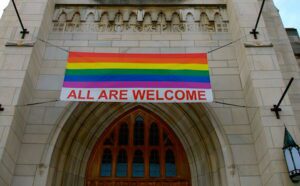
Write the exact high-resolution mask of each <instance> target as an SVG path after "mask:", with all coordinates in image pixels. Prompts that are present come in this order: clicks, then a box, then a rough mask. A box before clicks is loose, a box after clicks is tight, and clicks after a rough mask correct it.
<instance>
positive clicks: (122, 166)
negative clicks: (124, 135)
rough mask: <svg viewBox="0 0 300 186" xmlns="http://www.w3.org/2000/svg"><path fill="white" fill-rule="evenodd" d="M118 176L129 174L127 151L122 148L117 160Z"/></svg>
mask: <svg viewBox="0 0 300 186" xmlns="http://www.w3.org/2000/svg"><path fill="white" fill-rule="evenodd" d="M116 175H117V176H118V177H124V176H127V153H126V151H125V150H120V152H119V154H118V161H117V174H116Z"/></svg>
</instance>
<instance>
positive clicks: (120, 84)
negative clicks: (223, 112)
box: [63, 81, 211, 89]
mask: <svg viewBox="0 0 300 186" xmlns="http://www.w3.org/2000/svg"><path fill="white" fill-rule="evenodd" d="M63 87H65V88H197V89H210V88H211V85H210V83H197V82H167V81H164V82H151V81H150V82H148V81H146V82H145V81H131V82H130V81H114V82H66V81H65V82H64V85H63Z"/></svg>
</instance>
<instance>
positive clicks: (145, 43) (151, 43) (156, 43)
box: [140, 41, 170, 47]
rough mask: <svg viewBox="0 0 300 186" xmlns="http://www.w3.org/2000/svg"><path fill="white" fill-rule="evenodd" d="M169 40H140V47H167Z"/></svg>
mask: <svg viewBox="0 0 300 186" xmlns="http://www.w3.org/2000/svg"><path fill="white" fill-rule="evenodd" d="M169 46H170V43H169V41H140V47H169Z"/></svg>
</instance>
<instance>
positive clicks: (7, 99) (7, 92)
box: [0, 87, 16, 105]
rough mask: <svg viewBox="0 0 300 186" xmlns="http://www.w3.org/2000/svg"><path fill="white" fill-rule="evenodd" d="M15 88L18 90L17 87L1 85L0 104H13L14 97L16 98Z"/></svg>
mask: <svg viewBox="0 0 300 186" xmlns="http://www.w3.org/2000/svg"><path fill="white" fill-rule="evenodd" d="M15 90H16V89H15V88H8V87H1V88H0V104H2V105H11V104H12V101H13V98H14V93H15Z"/></svg>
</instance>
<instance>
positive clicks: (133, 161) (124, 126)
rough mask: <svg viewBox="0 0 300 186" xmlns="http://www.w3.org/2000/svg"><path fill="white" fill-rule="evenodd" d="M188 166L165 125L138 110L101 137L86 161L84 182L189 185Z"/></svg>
mask: <svg viewBox="0 0 300 186" xmlns="http://www.w3.org/2000/svg"><path fill="white" fill-rule="evenodd" d="M188 165H189V164H188V162H187V158H186V155H185V152H184V150H183V147H182V145H181V143H180V141H179V140H178V139H177V137H176V136H175V134H174V133H173V132H172V130H171V129H170V128H169V127H168V126H167V124H165V123H164V122H163V121H162V120H160V119H159V118H157V117H156V116H154V115H153V114H151V113H148V112H146V111H144V110H142V109H137V110H135V111H132V112H130V113H129V114H126V115H124V116H122V117H120V118H117V119H116V121H115V122H114V123H113V124H111V126H110V127H108V128H107V129H106V130H105V131H104V132H103V134H102V136H100V138H99V140H98V142H97V143H96V145H95V146H94V148H93V151H92V153H91V156H90V159H89V161H88V167H87V175H86V183H87V185H89V186H94V185H112V184H115V185H133V184H134V183H136V182H140V183H146V182H149V184H145V185H155V184H160V185H178V184H183V185H185V186H190V172H189V168H188V167H189V166H188ZM154 182H155V183H154ZM156 182H157V183H156Z"/></svg>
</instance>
